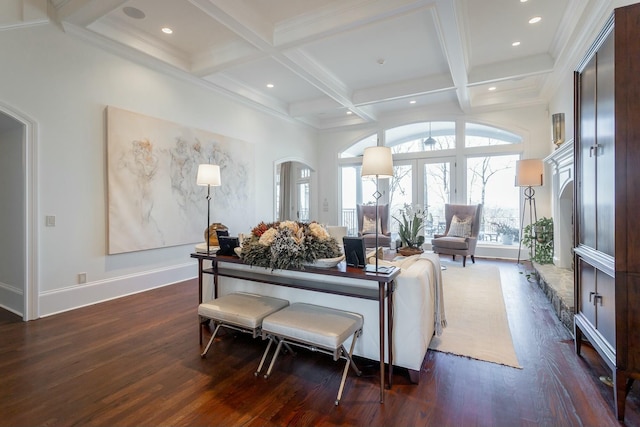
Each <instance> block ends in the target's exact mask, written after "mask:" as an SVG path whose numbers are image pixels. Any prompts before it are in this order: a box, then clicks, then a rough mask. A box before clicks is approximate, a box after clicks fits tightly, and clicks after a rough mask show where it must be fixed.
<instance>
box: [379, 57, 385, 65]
mask: <svg viewBox="0 0 640 427" xmlns="http://www.w3.org/2000/svg"><path fill="white" fill-rule="evenodd" d="M385 62H387V60H386V59H384V58H380V59H378V64H380V65H384V63H385Z"/></svg>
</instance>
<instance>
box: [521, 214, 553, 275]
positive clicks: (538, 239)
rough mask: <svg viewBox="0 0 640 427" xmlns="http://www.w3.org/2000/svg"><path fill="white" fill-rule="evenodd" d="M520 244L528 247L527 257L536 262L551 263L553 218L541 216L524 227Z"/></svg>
mask: <svg viewBox="0 0 640 427" xmlns="http://www.w3.org/2000/svg"><path fill="white" fill-rule="evenodd" d="M522 244H523V245H525V246H526V247H528V248H529V259H530V260H531V261H535V262H537V263H538V264H552V263H553V219H552V218H546V217H542V218H540V219H539V220H537V221H535V222H534V223H533V224H529V225H527V226H526V227H524V232H523V236H522Z"/></svg>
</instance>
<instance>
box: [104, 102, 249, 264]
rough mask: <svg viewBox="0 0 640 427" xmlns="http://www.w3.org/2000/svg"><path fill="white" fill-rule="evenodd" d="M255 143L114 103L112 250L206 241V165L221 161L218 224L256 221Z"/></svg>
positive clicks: (110, 122) (110, 120)
mask: <svg viewBox="0 0 640 427" xmlns="http://www.w3.org/2000/svg"><path fill="white" fill-rule="evenodd" d="M253 157H254V156H253V145H252V144H250V143H247V142H244V141H240V140H237V139H233V138H229V137H226V136H223V135H218V134H215V133H211V132H207V131H203V130H198V129H193V128H190V127H187V126H183V125H180V124H177V123H173V122H170V121H167V120H162V119H157V118H153V117H148V116H145V115H143V114H139V113H134V112H130V111H126V110H122V109H119V108H116V107H112V106H109V107H107V185H108V209H109V215H108V221H109V227H108V228H109V231H108V252H109V254H118V253H124V252H133V251H140V250H146V249H154V248H162V247H167V246H177V245H184V244H189V243H198V242H203V241H204V230H205V228H206V225H207V200H206V194H207V188H206V186H198V185H196V175H197V171H198V165H199V164H201V163H212V164H217V165H219V166H220V176H221V181H222V185H221V186H220V187H211V195H212V200H211V212H212V214H211V222H222V223H225V224H226V225H228V226H229V227H231V226H233V225H234V224H243V223H248V222H250V221H251V218H250V217H247V218H244V215H246V212H250V208H251V206H250V204H251V203H252V201H253V199H254V197H253V191H254V190H253V182H254V180H253V175H252V174H253V170H254V168H253Z"/></svg>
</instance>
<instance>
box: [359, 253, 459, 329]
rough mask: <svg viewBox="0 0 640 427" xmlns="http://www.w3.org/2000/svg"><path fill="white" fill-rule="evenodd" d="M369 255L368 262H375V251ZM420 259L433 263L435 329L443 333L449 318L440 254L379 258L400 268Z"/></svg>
mask: <svg viewBox="0 0 640 427" xmlns="http://www.w3.org/2000/svg"><path fill="white" fill-rule="evenodd" d="M367 255H368V256H369V258H368V262H369V263H370V264H374V263H375V262H376V261H375V253H374V251H371V252H370V253H368V254H367ZM418 259H424V260H426V261H429V262H430V263H431V266H432V268H431V277H429V283H433V293H434V298H433V299H434V301H433V304H434V310H433V311H434V313H435V325H434V330H435V332H436V335H438V336H440V335H442V329H443V328H446V327H447V318H446V316H445V314H444V292H443V291H442V268H441V267H440V256H439V255H438V254H435V253H422V254H418V255H411V256H408V257H406V258H402V259H400V260H398V261H384V260H381V259H378V262H379V265H389V266H396V267H399V268H403V267H404V268H407V266H408V265H411V264H413V263H414V262H416V261H417V260H418Z"/></svg>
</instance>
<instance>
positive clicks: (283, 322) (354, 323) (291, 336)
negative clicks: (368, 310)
mask: <svg viewBox="0 0 640 427" xmlns="http://www.w3.org/2000/svg"><path fill="white" fill-rule="evenodd" d="M363 324H364V318H363V317H362V315H360V314H357V313H351V312H348V311H343V310H336V309H333V308H328V307H321V306H318V305H312V304H303V303H294V304H291V305H290V306H289V307H286V308H283V309H282V310H280V311H277V312H275V313H273V314H270V315H269V316H267V317H265V318H264V320H263V321H262V336H263V337H267V338H269V339H270V340H271V341H270V342H269V345H268V346H267V349H266V350H265V353H264V356H263V357H262V361H261V362H260V366H259V367H258V372H259V371H260V370H261V369H262V364H263V362H264V360H265V358H266V355H267V353H268V352H269V347H270V346H271V342H274V341H275V342H277V343H278V346H277V347H276V351H275V353H274V355H273V358H272V359H271V364H270V365H269V369H268V370H267V373H266V374H265V376H264V377H265V378H268V377H269V375H270V374H271V370H272V369H273V365H274V364H275V361H276V358H277V357H278V354H279V353H280V350H281V348H282V345H287V344H292V345H296V346H299V347H304V348H308V349H311V350H313V351H319V352H322V353H326V354H331V355H332V356H333V360H336V361H337V360H338V359H340V358H342V359H345V360H346V363H345V366H344V371H343V373H342V381H341V382H340V388H339V390H338V396H337V398H336V401H335V404H336V405H338V403H339V402H340V398H341V397H342V390H343V389H344V383H345V380H346V378H347V371H348V370H349V366H350V365H351V367H352V368H353V369H354V371H355V372H356V374H357V375H358V376H360V374H361V372H360V370H359V369H358V368H357V366H356V365H355V363H354V362H353V359H352V358H351V356H352V354H353V348H354V346H355V343H356V339H357V338H358V336H360V334H361V333H362V325H363ZM350 336H353V340H352V342H351V349H350V351H349V352H348V353H347V351H346V349H345V348H344V345H343V344H344V342H345V341H346V340H347V339H348V338H349V337H350Z"/></svg>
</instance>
